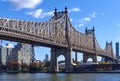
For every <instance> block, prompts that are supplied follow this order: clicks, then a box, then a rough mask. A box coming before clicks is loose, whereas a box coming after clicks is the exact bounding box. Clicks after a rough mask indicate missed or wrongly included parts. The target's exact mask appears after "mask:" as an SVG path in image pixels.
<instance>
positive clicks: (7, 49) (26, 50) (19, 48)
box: [0, 43, 34, 65]
mask: <svg viewBox="0 0 120 81" xmlns="http://www.w3.org/2000/svg"><path fill="white" fill-rule="evenodd" d="M33 58H34V57H33V48H32V46H31V45H29V44H24V43H17V45H15V47H14V48H13V46H12V44H7V45H6V46H4V47H0V63H1V64H4V65H6V63H7V62H18V63H20V64H22V63H26V64H28V65H29V64H30V63H31V62H32V61H33Z"/></svg>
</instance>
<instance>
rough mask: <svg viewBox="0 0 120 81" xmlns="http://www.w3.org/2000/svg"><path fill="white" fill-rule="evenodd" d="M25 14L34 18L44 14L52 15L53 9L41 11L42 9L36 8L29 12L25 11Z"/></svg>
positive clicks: (41, 16)
mask: <svg viewBox="0 0 120 81" xmlns="http://www.w3.org/2000/svg"><path fill="white" fill-rule="evenodd" d="M26 14H27V15H31V16H33V17H34V18H44V17H46V16H52V15H53V11H50V12H43V10H42V9H37V10H35V11H31V12H27V13H26Z"/></svg>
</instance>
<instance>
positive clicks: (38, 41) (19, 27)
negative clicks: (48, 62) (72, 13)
mask: <svg viewBox="0 0 120 81" xmlns="http://www.w3.org/2000/svg"><path fill="white" fill-rule="evenodd" d="M0 39H4V40H10V41H16V42H23V43H29V44H32V45H40V46H46V47H50V48H51V49H55V48H57V49H63V50H64V49H67V48H72V51H76V52H82V53H84V54H86V56H87V54H90V55H92V56H96V55H100V56H103V57H108V58H111V59H116V58H115V57H114V55H113V49H112V44H111V43H106V48H105V49H104V50H103V49H101V47H100V46H99V44H98V42H97V40H96V37H95V32H94V28H93V29H90V30H88V29H86V30H85V34H82V33H80V32H78V31H77V30H75V29H74V27H73V26H72V24H71V22H70V19H69V17H68V11H67V9H65V11H62V12H57V10H55V12H54V16H53V17H52V18H51V19H49V20H48V21H47V22H32V21H23V20H15V19H8V18H0ZM65 53H66V52H65ZM64 56H65V55H64ZM86 56H85V58H88V57H86ZM70 58H71V57H70ZM93 58H94V57H93ZM95 58H96V57H95Z"/></svg>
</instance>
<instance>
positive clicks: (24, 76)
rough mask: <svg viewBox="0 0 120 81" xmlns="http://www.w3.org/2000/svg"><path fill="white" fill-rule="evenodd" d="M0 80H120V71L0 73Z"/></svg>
mask: <svg viewBox="0 0 120 81" xmlns="http://www.w3.org/2000/svg"><path fill="white" fill-rule="evenodd" d="M0 81H120V73H118V74H111V73H110V74H106V73H105V74H104V73H103V74H102V73H98V74H97V73H77V74H75V73H73V74H64V73H56V74H50V73H17V74H8V73H0Z"/></svg>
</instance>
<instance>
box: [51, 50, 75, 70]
mask: <svg viewBox="0 0 120 81" xmlns="http://www.w3.org/2000/svg"><path fill="white" fill-rule="evenodd" d="M71 53H72V48H61V49H57V48H52V49H51V61H50V72H58V71H59V67H58V60H57V57H58V56H60V55H63V56H64V57H65V72H72V71H73V67H72V58H71Z"/></svg>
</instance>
